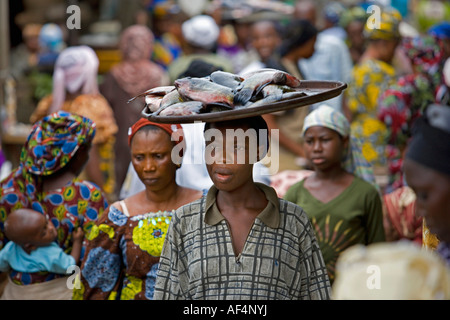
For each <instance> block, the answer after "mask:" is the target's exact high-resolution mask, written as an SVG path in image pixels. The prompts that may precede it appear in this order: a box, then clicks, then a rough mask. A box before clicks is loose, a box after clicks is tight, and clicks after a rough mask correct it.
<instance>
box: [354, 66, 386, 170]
mask: <svg viewBox="0 0 450 320" xmlns="http://www.w3.org/2000/svg"><path fill="white" fill-rule="evenodd" d="M394 82H395V69H394V67H393V66H391V65H390V64H387V63H385V62H383V61H380V60H374V59H372V60H366V61H364V62H361V63H360V64H357V65H355V66H354V67H353V71H352V77H351V80H350V81H349V83H348V89H347V90H346V92H345V94H346V96H347V104H348V109H349V111H350V113H351V115H352V122H351V131H352V134H353V136H355V137H357V138H359V139H362V152H363V155H364V157H365V158H366V159H367V161H369V162H371V163H372V164H373V165H375V166H384V165H386V155H385V141H386V136H387V130H386V126H385V125H384V123H383V122H381V121H380V120H378V118H377V106H378V98H379V97H380V95H381V93H383V92H384V91H385V90H386V89H387V88H388V87H389V86H390V85H391V84H393V83H394Z"/></svg>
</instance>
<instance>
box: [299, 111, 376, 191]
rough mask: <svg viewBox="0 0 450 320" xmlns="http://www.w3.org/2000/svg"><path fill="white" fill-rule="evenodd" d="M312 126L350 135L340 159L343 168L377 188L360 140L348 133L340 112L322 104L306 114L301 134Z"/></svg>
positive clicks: (346, 121)
mask: <svg viewBox="0 0 450 320" xmlns="http://www.w3.org/2000/svg"><path fill="white" fill-rule="evenodd" d="M313 126H321V127H325V128H329V129H331V130H334V131H336V132H338V133H339V134H340V135H341V136H343V137H347V136H350V139H349V147H348V149H347V151H346V153H345V156H344V158H343V159H342V165H343V167H344V169H345V170H347V171H348V172H350V173H353V174H354V175H356V176H358V177H360V178H361V179H363V180H365V181H367V182H369V183H371V184H372V185H374V186H376V187H377V188H378V186H377V184H376V182H375V176H374V174H373V168H372V165H371V164H370V163H369V162H368V161H367V160H366V159H365V158H364V155H363V154H362V147H361V142H360V140H359V139H358V138H356V137H354V136H353V135H351V134H350V123H349V122H348V120H347V119H346V118H345V116H344V115H343V114H342V113H341V112H339V111H337V110H335V109H333V108H332V107H330V106H328V105H325V104H323V105H321V106H319V107H318V108H317V109H315V110H314V111H312V112H311V113H310V114H308V116H306V118H305V121H304V123H303V132H302V134H303V135H304V134H305V132H306V130H308V128H310V127H313Z"/></svg>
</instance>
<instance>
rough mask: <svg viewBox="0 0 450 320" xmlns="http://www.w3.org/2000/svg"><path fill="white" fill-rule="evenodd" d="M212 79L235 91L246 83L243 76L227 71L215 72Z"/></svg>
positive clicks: (211, 76)
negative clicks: (243, 82) (242, 83)
mask: <svg viewBox="0 0 450 320" xmlns="http://www.w3.org/2000/svg"><path fill="white" fill-rule="evenodd" d="M210 79H211V81H213V82H215V83H218V84H220V85H222V86H225V87H228V88H231V89H235V88H236V87H237V86H238V85H239V84H240V83H241V82H242V81H244V78H242V77H241V76H239V75H237V74H234V73H230V72H226V71H214V72H213V73H211V75H210Z"/></svg>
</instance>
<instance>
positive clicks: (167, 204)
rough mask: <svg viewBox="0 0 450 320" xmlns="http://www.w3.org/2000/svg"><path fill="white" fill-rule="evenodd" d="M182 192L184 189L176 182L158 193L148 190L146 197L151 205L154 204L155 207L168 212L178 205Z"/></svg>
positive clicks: (146, 190)
mask: <svg viewBox="0 0 450 320" xmlns="http://www.w3.org/2000/svg"><path fill="white" fill-rule="evenodd" d="M181 190H182V188H181V187H180V186H179V185H177V184H176V183H175V182H174V183H172V184H170V185H168V186H166V187H165V188H163V189H161V190H158V191H153V190H150V189H149V188H146V189H145V197H146V199H147V200H148V201H149V202H150V203H152V204H154V205H155V207H158V208H162V209H165V210H167V209H171V208H172V207H173V205H174V204H175V203H176V201H177V198H178V197H179V195H180V192H181Z"/></svg>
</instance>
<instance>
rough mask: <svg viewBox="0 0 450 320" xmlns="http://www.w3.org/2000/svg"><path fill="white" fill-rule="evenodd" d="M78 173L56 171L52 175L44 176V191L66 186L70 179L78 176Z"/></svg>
mask: <svg viewBox="0 0 450 320" xmlns="http://www.w3.org/2000/svg"><path fill="white" fill-rule="evenodd" d="M76 176H77V175H76V174H74V173H73V172H71V171H64V172H61V173H54V174H53V175H51V176H50V177H44V178H43V191H50V190H56V189H60V188H62V187H64V186H65V185H66V184H68V183H69V182H70V181H72V180H73V179H75V178H76Z"/></svg>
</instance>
